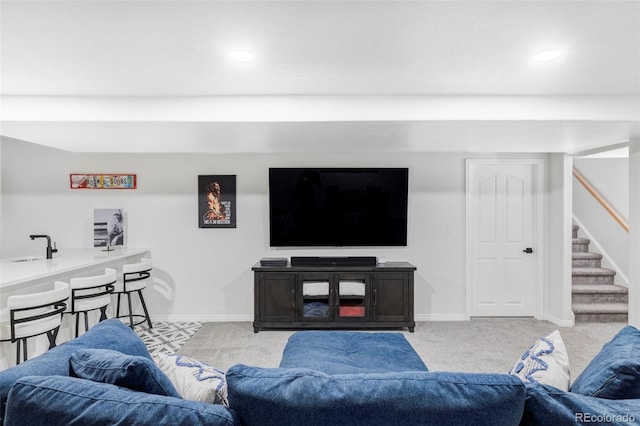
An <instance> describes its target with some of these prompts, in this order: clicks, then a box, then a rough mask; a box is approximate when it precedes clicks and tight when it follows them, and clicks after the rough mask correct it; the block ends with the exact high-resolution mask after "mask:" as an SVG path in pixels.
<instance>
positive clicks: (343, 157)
mask: <svg viewBox="0 0 640 426" xmlns="http://www.w3.org/2000/svg"><path fill="white" fill-rule="evenodd" d="M2 151H3V152H2V222H1V229H0V230H1V231H2V232H1V233H2V236H1V243H2V246H1V249H2V250H1V253H0V257H9V256H17V255H27V254H32V255H39V254H42V252H43V251H44V245H43V243H42V241H31V240H30V239H29V238H28V235H29V234H31V233H45V234H49V235H51V236H52V238H53V239H54V240H55V241H56V242H57V245H58V248H59V250H60V252H59V253H58V255H59V256H60V255H63V254H64V250H65V248H78V247H91V246H92V237H93V235H92V228H93V225H92V219H93V209H94V208H109V207H122V208H123V209H124V210H125V215H126V220H127V235H128V237H127V244H128V245H129V246H130V247H148V248H150V249H151V253H152V257H153V259H154V265H155V268H154V273H155V274H156V275H159V276H161V277H162V279H163V281H165V282H167V283H169V284H170V286H171V287H172V289H171V291H164V290H162V289H159V288H155V287H152V288H149V289H148V290H147V295H146V296H145V297H146V298H147V300H148V305H149V307H150V311H151V314H152V316H153V317H155V318H157V319H165V318H169V319H173V320H178V319H193V320H198V319H199V320H208V321H216V320H225V321H229V320H252V319H253V273H252V272H251V266H252V265H254V264H255V263H256V262H257V261H258V260H259V259H260V258H261V257H264V256H286V257H289V256H291V255H336V256H343V255H364V256H385V257H386V258H387V259H388V260H406V261H409V262H411V263H413V264H414V265H416V266H417V268H418V269H417V272H416V276H415V314H416V319H418V320H459V319H464V318H466V293H465V286H466V283H465V258H464V253H465V159H466V158H469V157H471V156H469V155H464V154H429V153H413V154H381V153H375V154H340V155H338V154H313V155H305V154H279V155H278V154H224V155H214V154H206V155H199V154H73V153H68V152H63V151H58V150H55V149H51V148H44V147H41V146H37V145H32V144H28V143H24V142H18V141H14V140H11V139H5V140H4V142H3V143H2ZM541 157H544V156H540V155H538V156H536V157H535V158H541ZM520 158H522V156H520ZM272 166H279V167H287V166H336V167H339V166H388V167H394V166H395V167H409V181H410V189H409V191H410V193H409V240H408V246H407V247H401V248H362V249H357V248H354V249H330V248H327V249H306V250H272V249H270V248H269V246H268V211H267V209H268V182H267V172H268V168H269V167H272ZM70 173H136V174H137V176H138V189H136V190H71V189H69V174H70ZM199 174H235V175H237V188H238V193H237V203H238V204H237V228H236V229H199V228H198V225H197V176H198V175H199ZM54 257H55V255H54ZM555 270H556V269H554V268H551V269H549V268H547V270H546V276H547V277H549V276H553V275H554V274H555Z"/></svg>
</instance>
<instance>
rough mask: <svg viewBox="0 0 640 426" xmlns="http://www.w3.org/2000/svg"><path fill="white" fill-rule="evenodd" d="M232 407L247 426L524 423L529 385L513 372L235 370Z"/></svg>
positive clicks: (230, 383) (229, 381)
mask: <svg viewBox="0 0 640 426" xmlns="http://www.w3.org/2000/svg"><path fill="white" fill-rule="evenodd" d="M227 386H228V391H229V405H230V407H231V408H232V409H233V410H234V411H235V412H236V413H237V414H238V416H239V417H240V419H241V420H242V422H243V424H245V425H266V424H274V425H276V424H277V425H279V426H285V425H296V426H299V425H305V426H313V425H323V426H325V425H352V426H354V425H366V426H370V425H376V426H384V425H394V426H398V425H411V426H415V425H426V424H431V425H434V424H446V425H476V426H480V425H491V426H499V425H517V424H518V423H519V421H520V418H521V417H522V413H523V409H524V399H525V386H524V384H523V383H522V381H521V380H520V379H518V378H517V377H514V376H510V375H507V374H472V373H444V372H424V371H405V372H392V373H370V374H362V373H359V374H336V375H327V374H324V373H322V372H318V371H313V370H309V369H304V368H258V367H249V366H246V365H235V366H233V367H231V368H230V369H229V370H227Z"/></svg>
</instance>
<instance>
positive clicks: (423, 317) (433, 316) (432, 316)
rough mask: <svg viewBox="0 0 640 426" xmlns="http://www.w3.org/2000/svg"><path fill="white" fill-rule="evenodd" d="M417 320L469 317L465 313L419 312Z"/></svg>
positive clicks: (454, 319) (463, 318)
mask: <svg viewBox="0 0 640 426" xmlns="http://www.w3.org/2000/svg"><path fill="white" fill-rule="evenodd" d="M415 320H416V321H468V320H469V317H468V316H466V315H464V314H418V315H416V316H415Z"/></svg>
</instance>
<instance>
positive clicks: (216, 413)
mask: <svg viewBox="0 0 640 426" xmlns="http://www.w3.org/2000/svg"><path fill="white" fill-rule="evenodd" d="M8 401H9V404H8V409H7V415H6V418H5V421H6V424H7V425H12V426H39V425H42V426H45V425H46V426H49V425H72V424H73V425H115V424H119V425H136V426H140V425H148V426H158V425H171V426H174V425H175V426H178V425H185V426H193V425H205V424H206V425H234V424H239V422H238V420H237V417H236V415H235V414H234V413H233V412H232V411H231V410H229V409H227V408H226V407H224V406H222V405H219V404H216V405H213V404H207V403H203V402H195V401H187V400H184V399H178V398H172V397H168V396H162V395H153V394H146V393H142V392H136V391H132V390H129V389H125V388H120V387H117V386H115V385H110V384H106V383H96V382H91V381H89V380H84V379H78V378H73V377H54V376H51V377H42V376H40V377H39V376H28V377H24V378H22V379H20V380H18V381H17V382H16V383H15V384H14V385H13V387H12V388H11V391H10V392H9V399H8Z"/></svg>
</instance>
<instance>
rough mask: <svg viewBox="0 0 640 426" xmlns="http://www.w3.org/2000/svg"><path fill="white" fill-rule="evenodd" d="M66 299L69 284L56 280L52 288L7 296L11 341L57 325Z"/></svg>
mask: <svg viewBox="0 0 640 426" xmlns="http://www.w3.org/2000/svg"><path fill="white" fill-rule="evenodd" d="M67 299H69V284H68V283H65V282H62V281H56V282H55V283H54V289H53V290H49V291H43V292H40V293H32V294H20V295H14V296H9V297H7V309H8V310H9V316H10V323H11V341H12V342H15V341H16V340H17V339H25V338H27V337H33V336H38V335H40V334H44V333H46V332H48V331H51V330H54V329H56V328H57V327H59V326H60V324H61V323H62V313H63V312H64V311H65V309H66V308H67V305H66V303H65V301H66V300H67Z"/></svg>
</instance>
